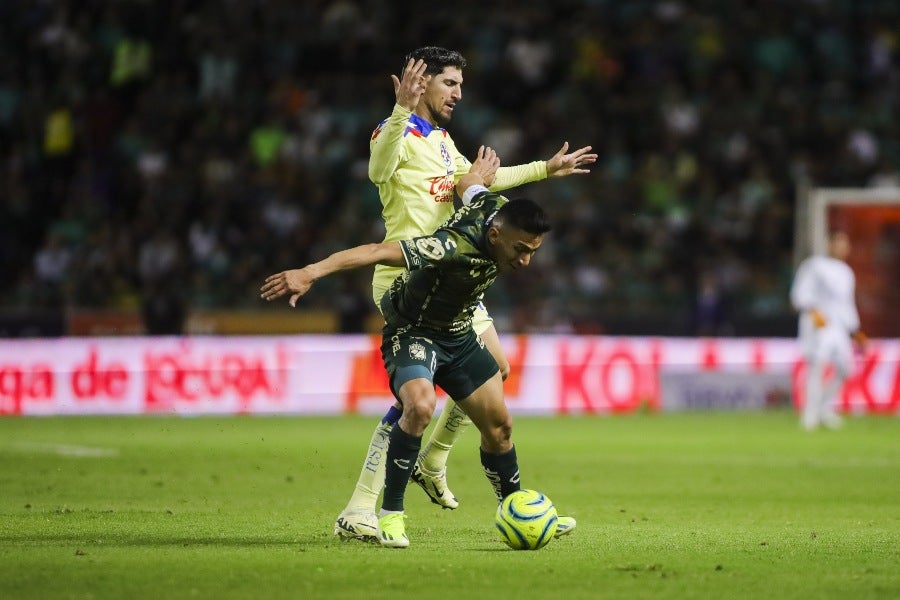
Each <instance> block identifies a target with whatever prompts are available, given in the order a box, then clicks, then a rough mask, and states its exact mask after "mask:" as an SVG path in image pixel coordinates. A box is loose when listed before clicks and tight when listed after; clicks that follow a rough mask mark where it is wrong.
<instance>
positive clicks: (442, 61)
mask: <svg viewBox="0 0 900 600" xmlns="http://www.w3.org/2000/svg"><path fill="white" fill-rule="evenodd" d="M405 61H406V63H405V65H404V68H403V71H402V73H401V75H400V77H397V76H396V75H391V80H392V81H393V84H394V94H395V97H396V104H395V105H394V109H393V111H392V112H391V114H390V116H389V117H388V118H387V119H385V120H384V121H382V122H381V124H379V125H378V127H377V128H376V129H375V131H374V133H373V134H372V138H371V140H370V142H369V147H370V152H371V156H370V159H369V178H370V179H371V180H372V182H373V183H375V185H376V186H378V193H379V196H380V198H381V204H382V207H383V208H382V218H383V219H384V224H385V230H386V234H385V238H384V241H385V242H391V241H399V240H403V239H410V238H413V237H416V236H421V235H427V234H430V233H431V232H433V231H434V230H435V229H437V227H438V226H439V225H440V224H441V223H442V222H444V221H445V220H446V219H447V218H448V217H449V216H450V215H451V214H452V213H453V210H454V201H455V195H456V194H455V185H456V183H457V182H458V181H459V179H460V178H461V177H462V176H463V175H465V174H466V173H467V172H468V171H469V168H470V163H469V161H468V160H467V159H466V158H465V157H464V156H463V155H462V154H460V152H459V150H457V148H456V145H455V144H454V142H453V139H452V138H451V137H450V134H449V133H448V132H447V131H446V130H445V129H443V126H445V125H446V124H447V123H449V122H450V119H451V116H452V115H453V111H454V110H455V108H456V105H457V104H458V103H459V101H460V100H461V99H462V84H463V75H462V70H463V68H464V67H465V66H466V61H465V59H464V58H463V56H462V55H461V54H460V53H459V52H456V51H453V50H447V49H445V48H438V47H424V48H419V49H417V50H415V51H413V52H411V53H410V54H408V55H407V56H406V59H405ZM590 150H591V147H590V146H586V147H584V148H580V149H578V150H576V151H574V152H571V153H568V142H566V143H564V144H563V146H562V148H561V149H560V150H559V151H558V152H557V153H556V154H555V155H553V157H551V158H550V159H549V160H547V161H534V162H531V163H528V164H524V165H518V166H512V167H501V168H500V169H499V170H498V171H497V173H496V176H495V178H494V181H493V184H492V185H491V187H490V189H491V191H501V190H505V189H509V188H512V187H516V186H519V185H523V184H525V183H529V182H532V181H538V180H541V179H545V178H548V177H563V176H567V175H572V174H583V173H588V172H589V170H588V169H586V168H584V167H585V166H586V165H589V164H591V163H593V162H595V161H596V160H597V155H596V154H592V153H590ZM403 271H404V269H403V268H401V267H391V266H386V265H382V264H379V265H376V267H375V275H374V278H373V280H372V297H373V299H374V301H375V305H376V306H379V302H380V300H381V298H382V296H383V295H384V293H385V292H386V291H387V290H388V287H389V286H390V285H391V282H392V281H393V280H394V279H395V278H396V277H397V276H398V275H400V274H401V273H403ZM379 309H380V306H379ZM473 327H474V330H475V333H477V334H478V335H480V337H481V339H482V340H483V341H484V343H485V345H486V346H487V348H488V350H490V352H491V354H492V355H493V357H494V359H495V360H496V361H497V364H498V365H499V366H500V373H501V375H502V377H503V378H504V379H505V378H506V377H507V376H508V375H509V368H510V367H509V362H508V361H507V359H506V356H505V355H504V353H503V348H502V347H501V345H500V339H499V337H498V335H497V331H496V330H495V329H494V326H493V323H492V319H491V317H490V315H489V314H488V313H487V311H486V310H485V308H484V306H483V305H480V306H479V308H478V310H477V311H476V312H475V316H474V323H473ZM400 414H401V411H400V408H399V404H395V405H394V406H392V407H391V408H390V409H389V410H388V412H387V413H386V414H385V415H384V417H383V418H382V419H381V421H380V422H379V423H378V425H377V426H376V428H375V432H374V433H373V435H372V439H371V441H370V443H369V447H368V449H367V451H366V457H365V460H364V461H363V466H362V470H361V472H360V475H359V479H358V480H357V483H356V487H355V489H354V491H353V494H352V495H351V497H350V499H349V501H348V502H347V505H346V507H345V508H344V510H343V511H342V512H341V514H340V515H339V516H338V518H337V521H336V523H335V526H334V533H335V535H338V536H341V537H344V538H353V539H361V540H369V539H374V538H375V537H376V536H377V525H378V520H377V516H376V504H377V501H378V496H379V494H380V493H381V489H382V487H383V485H384V477H385V464H384V462H385V457H386V455H387V443H388V435H389V434H390V431H391V428H392V427H393V426H394V424H395V423H396V422H397V420H398V419H399V417H400ZM470 422H471V421H470V420H469V419H468V417H466V415H465V413H464V412H463V411H462V410H460V409H459V407H457V406H456V403H455V402H454V401H453V400H448V401H447V403H446V405H445V407H444V410H443V412H442V413H441V416H440V418H439V419H438V420H437V422H436V423H435V426H434V429H433V430H432V434H431V438H430V439H429V441H428V442H427V443H426V444H425V446H424V447H423V448H422V451H421V453H420V454H419V456H418V459H417V460H416V462H415V465H414V467H413V472H412V480H413V481H415V482H416V483H417V484H418V485H420V486H421V487H422V489H424V490H425V492H426V493H427V494H428V496H429V497H430V498H431V501H432V502H434V503H435V504H438V505H440V506H442V507H443V508H449V509H454V508H456V507H457V506H458V502H457V500H456V498H455V497H454V495H453V493H452V492H451V491H450V488H449V487H448V486H447V479H446V464H447V457H448V454H449V452H450V449H451V448H452V446H453V444H454V443H455V441H456V440H457V438H458V437H459V435H460V434H461V433H462V432H463V430H464V429H465V428H466V427H467V426H468V424H469V423H470Z"/></svg>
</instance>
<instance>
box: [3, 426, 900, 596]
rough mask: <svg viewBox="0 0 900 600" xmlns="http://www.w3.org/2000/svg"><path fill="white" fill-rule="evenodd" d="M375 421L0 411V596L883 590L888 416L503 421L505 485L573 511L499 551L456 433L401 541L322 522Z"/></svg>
mask: <svg viewBox="0 0 900 600" xmlns="http://www.w3.org/2000/svg"><path fill="white" fill-rule="evenodd" d="M375 421H376V418H373V417H355V416H354V417H311V418H289V417H203V418H178V417H67V418H4V419H0V598H4V599H19V598H25V599H30V598H35V599H42V600H43V599H50V598H127V599H131V600H134V599H137V598H301V599H314V598H329V599H339V598H370V597H387V598H394V597H398V595H399V596H402V597H413V596H416V597H422V598H456V599H463V598H564V599H566V600H576V599H580V598H591V599H594V598H678V599H684V598H754V599H758V598H804V599H805V598H816V599H822V598H852V599H853V600H862V599H865V598H898V597H900V443H898V440H900V420H898V419H897V418H879V417H852V418H849V419H848V421H847V423H846V425H845V427H844V428H843V429H842V430H840V431H819V432H813V433H807V432H804V431H802V430H800V428H799V427H798V424H797V420H796V418H795V416H794V415H793V414H791V413H789V412H771V413H689V414H638V415H630V416H617V417H559V418H535V417H528V418H526V417H518V418H516V420H515V432H514V435H513V437H514V440H515V441H516V444H517V448H518V455H519V462H520V466H521V469H522V476H523V480H522V481H523V485H524V486H525V487H532V488H535V489H539V490H541V491H543V492H545V493H546V494H547V495H549V496H550V497H551V498H552V499H553V500H554V501H555V503H556V505H557V507H558V509H559V511H560V513H561V514H565V515H571V516H574V517H576V518H577V519H578V529H577V531H575V532H574V533H573V534H572V535H571V536H569V537H567V538H563V539H560V540H554V541H552V542H551V543H550V544H549V545H548V546H547V547H546V548H544V549H542V550H539V551H536V552H516V551H513V550H509V549H507V548H506V547H505V546H504V545H503V544H502V542H501V541H500V539H499V537H498V535H497V533H496V531H495V530H494V529H493V511H494V509H495V502H494V500H493V498H492V494H491V491H490V487H489V485H488V483H487V481H486V480H485V478H484V475H483V474H482V472H481V466H480V464H479V462H478V451H477V447H478V434H477V432H476V431H475V430H474V428H471V430H470V431H467V432H466V433H465V434H464V436H463V438H462V440H461V442H460V443H459V444H458V446H457V449H456V450H455V451H454V453H453V454H452V455H451V458H450V463H449V481H450V484H451V487H452V489H453V490H454V492H455V493H456V495H457V497H458V498H459V499H460V502H461V505H460V508H459V509H458V510H456V511H442V510H440V509H438V508H437V507H436V506H434V505H432V504H430V503H429V502H428V500H427V498H426V497H425V495H424V494H423V493H422V491H421V490H420V489H419V488H418V487H417V486H415V485H414V484H411V485H410V488H409V490H408V493H407V507H406V508H407V514H408V515H409V519H408V521H407V531H408V533H409V536H410V539H411V546H410V548H409V549H407V550H389V549H383V548H380V547H378V546H375V545H367V544H361V543H357V542H343V543H342V542H340V541H338V540H337V539H336V538H334V537H333V536H332V526H333V523H334V519H335V517H336V516H337V514H338V512H339V511H340V510H341V508H343V505H344V503H345V502H346V500H347V498H348V497H349V494H350V492H351V489H352V486H353V484H354V482H355V481H356V476H357V474H358V472H359V468H360V466H361V462H362V453H363V451H364V449H365V446H366V444H367V443H368V440H369V438H370V436H371V432H372V429H373V427H374V424H375Z"/></svg>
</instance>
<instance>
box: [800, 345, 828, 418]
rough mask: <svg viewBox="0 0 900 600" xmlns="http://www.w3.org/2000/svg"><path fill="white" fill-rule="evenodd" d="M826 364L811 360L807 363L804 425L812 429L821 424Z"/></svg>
mask: <svg viewBox="0 0 900 600" xmlns="http://www.w3.org/2000/svg"><path fill="white" fill-rule="evenodd" d="M824 372H825V365H824V364H821V363H817V362H814V361H810V362H808V363H807V364H806V403H805V404H804V406H803V417H802V420H803V426H804V427H806V428H807V429H812V428H814V427H817V426H818V425H819V415H820V414H821V406H822V376H823V375H824Z"/></svg>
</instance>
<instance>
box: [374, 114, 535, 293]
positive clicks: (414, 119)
mask: <svg viewBox="0 0 900 600" xmlns="http://www.w3.org/2000/svg"><path fill="white" fill-rule="evenodd" d="M369 151H370V157H369V179H370V180H372V183H374V184H375V185H376V186H377V187H378V195H379V196H380V197H381V206H382V211H381V216H382V218H383V219H384V226H385V236H384V241H386V242H394V241H400V240H406V239H410V238H414V237H417V236H422V235H428V234H429V233H432V232H433V231H435V230H436V229H437V228H438V227H439V226H440V225H441V223H443V222H444V221H446V220H447V218H449V217H450V215H451V214H453V210H454V207H453V204H454V202H453V200H454V198H455V193H456V182H457V181H459V178H460V177H462V176H463V175H465V174H466V173H468V172H469V167H470V166H471V163H470V162H469V160H468V159H467V158H466V157H465V156H463V155H462V154H461V153H460V152H459V150H457V149H456V144H454V143H453V138H451V137H450V134H449V133H448V132H447V130H446V129H443V128H440V127H435V126H433V125H431V123H429V122H428V121H426V120H425V119H423V118H422V117H420V116H418V115H416V114H413V113H412V112H411V111H409V110H407V109H405V108H403V107H402V106H400V105H397V104H395V105H394V110H393V111H392V112H391V115H390V116H389V117H388V118H387V119H385V120H384V121H382V122H381V123H380V124H379V125H378V127H377V128H376V129H375V131H374V132H373V133H372V138H371V140H370V141H369ZM546 177H547V163H546V162H544V161H542V160H540V161H534V162H531V163H527V164H524V165H517V166H513V167H500V169H499V170H498V171H497V175H496V177H495V178H494V183H493V185H492V186H491V187H490V189H491V191H495V192H496V191H501V190H505V189H509V188H512V187H516V186H518V185H523V184H525V183H529V182H532V181H538V180H540V179H545V178H546ZM402 272H403V269H402V268H399V267H387V266H384V265H376V266H375V275H374V277H373V278H372V298H373V299H374V300H375V305H376V306H378V305H379V302H380V300H381V297H382V296H383V295H384V293H385V292H386V291H387V289H388V288H389V287H390V285H391V282H392V281H393V280H394V279H396V278H397V276H398V275H400V274H401V273H402Z"/></svg>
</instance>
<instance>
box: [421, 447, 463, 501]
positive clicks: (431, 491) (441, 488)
mask: <svg viewBox="0 0 900 600" xmlns="http://www.w3.org/2000/svg"><path fill="white" fill-rule="evenodd" d="M410 479H412V480H413V481H415V482H416V483H418V484H419V487H421V488H422V489H423V490H425V493H426V494H428V497H429V498H430V499H431V501H432V502H434V503H435V504H437V505H438V506H440V507H441V508H449V509H450V510H453V509H455V508H456V507H457V506H459V501H457V499H456V496H454V495H453V492H451V491H450V488H449V487H447V467H444V468H443V469H441V470H440V471H429V470H428V469H426V468H425V467H424V466H423V465H422V458H421V457H419V459H418V460H416V464H415V465H414V466H413V471H412V475H410Z"/></svg>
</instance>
